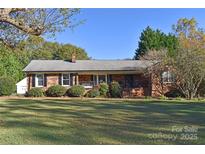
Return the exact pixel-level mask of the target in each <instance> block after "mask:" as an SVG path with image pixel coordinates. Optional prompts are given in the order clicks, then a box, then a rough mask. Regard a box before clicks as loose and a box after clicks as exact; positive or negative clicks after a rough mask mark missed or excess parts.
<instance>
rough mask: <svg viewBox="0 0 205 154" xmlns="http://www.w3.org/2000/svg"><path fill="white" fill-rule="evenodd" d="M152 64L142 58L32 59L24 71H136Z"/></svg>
mask: <svg viewBox="0 0 205 154" xmlns="http://www.w3.org/2000/svg"><path fill="white" fill-rule="evenodd" d="M152 64H153V63H152V62H150V61H141V60H76V62H75V63H72V62H70V61H64V60H32V61H31V62H30V63H29V64H28V65H27V66H26V67H25V68H24V70H23V71H25V72H43V71H49V72H52V71H53V72H60V71H124V70H125V71H136V70H142V69H145V68H147V67H148V66H151V65H152Z"/></svg>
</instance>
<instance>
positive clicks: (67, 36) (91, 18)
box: [54, 9, 205, 59]
mask: <svg viewBox="0 0 205 154" xmlns="http://www.w3.org/2000/svg"><path fill="white" fill-rule="evenodd" d="M182 17H183V18H184V17H186V18H192V17H194V18H195V19H196V20H197V22H198V23H199V27H202V28H205V9H81V12H80V14H79V15H77V16H76V17H75V18H76V20H77V21H78V20H85V22H84V23H83V24H80V25H79V26H77V27H75V28H74V29H73V30H71V29H66V30H65V31H64V32H62V33H59V34H57V36H56V38H55V40H54V41H57V42H60V43H70V44H74V45H76V46H78V47H81V48H83V49H85V51H86V52H87V53H88V56H89V57H92V58H93V59H125V58H133V56H134V53H135V49H136V48H137V45H138V41H139V37H140V34H141V32H142V31H143V29H145V28H146V27H147V26H150V27H152V28H153V29H160V30H161V31H163V32H165V33H169V32H172V25H173V24H175V23H176V22H177V20H178V19H179V18H182Z"/></svg>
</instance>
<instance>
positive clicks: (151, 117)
mask: <svg viewBox="0 0 205 154" xmlns="http://www.w3.org/2000/svg"><path fill="white" fill-rule="evenodd" d="M0 144H205V102H186V101H183V102H182V101H165V100H164V101H160V100H87V99H86V100H80V99H72V100H71V99H70V100H66V99H42V100H36V99H5V100H0Z"/></svg>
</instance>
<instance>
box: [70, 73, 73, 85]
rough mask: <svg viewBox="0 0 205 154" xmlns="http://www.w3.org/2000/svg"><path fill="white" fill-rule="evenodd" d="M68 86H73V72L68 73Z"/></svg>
mask: <svg viewBox="0 0 205 154" xmlns="http://www.w3.org/2000/svg"><path fill="white" fill-rule="evenodd" d="M70 86H73V74H70Z"/></svg>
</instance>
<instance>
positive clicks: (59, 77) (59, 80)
mask: <svg viewBox="0 0 205 154" xmlns="http://www.w3.org/2000/svg"><path fill="white" fill-rule="evenodd" d="M61 77H62V74H59V76H58V84H59V85H62V83H61V81H62V79H61Z"/></svg>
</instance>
